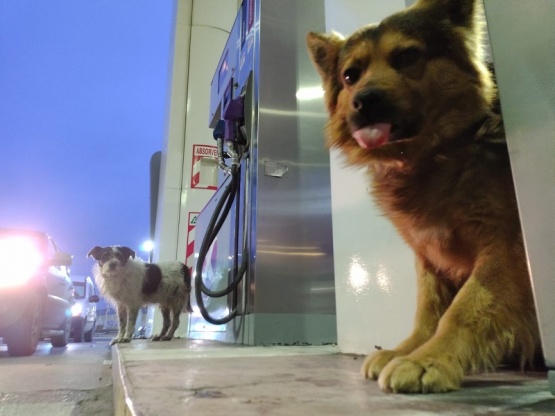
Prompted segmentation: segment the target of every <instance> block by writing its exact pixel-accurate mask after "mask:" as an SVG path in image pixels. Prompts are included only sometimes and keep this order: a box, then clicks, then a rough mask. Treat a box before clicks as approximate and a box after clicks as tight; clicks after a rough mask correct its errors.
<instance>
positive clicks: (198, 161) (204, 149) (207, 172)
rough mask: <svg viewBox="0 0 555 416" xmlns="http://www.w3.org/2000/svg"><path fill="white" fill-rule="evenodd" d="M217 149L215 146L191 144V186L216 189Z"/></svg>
mask: <svg viewBox="0 0 555 416" xmlns="http://www.w3.org/2000/svg"><path fill="white" fill-rule="evenodd" d="M217 159H218V150H217V148H216V146H206V145H200V144H195V145H193V160H192V165H191V188H195V189H217V185H218V163H217Z"/></svg>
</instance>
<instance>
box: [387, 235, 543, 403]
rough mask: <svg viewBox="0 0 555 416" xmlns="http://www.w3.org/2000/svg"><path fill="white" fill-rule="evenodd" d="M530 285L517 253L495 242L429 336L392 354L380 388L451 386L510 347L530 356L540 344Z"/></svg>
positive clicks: (439, 389)
mask: <svg viewBox="0 0 555 416" xmlns="http://www.w3.org/2000/svg"><path fill="white" fill-rule="evenodd" d="M535 319H536V318H535V311H534V303H533V298H532V293H531V287H530V283H529V279H528V274H527V271H526V266H525V262H524V259H523V257H522V254H520V253H518V250H515V248H514V247H510V246H504V245H502V244H500V245H498V248H497V249H496V250H495V251H489V252H484V253H482V254H481V255H480V257H479V258H478V261H477V262H476V266H475V269H474V271H473V273H472V275H471V276H470V278H469V279H468V280H467V281H466V282H465V284H464V285H463V286H462V288H461V289H460V290H459V292H458V293H457V295H456V296H455V298H454V299H453V302H452V304H451V306H450V307H449V308H448V309H447V311H446V312H445V314H444V316H443V317H442V318H441V320H440V321H439V325H438V328H437V331H436V333H435V334H434V336H433V337H432V338H431V339H430V340H429V341H428V342H426V343H425V344H423V345H422V346H421V347H419V348H417V349H416V350H414V351H413V352H411V353H410V354H408V355H407V356H404V357H397V358H395V359H393V360H392V361H391V362H390V363H389V364H388V365H387V366H386V367H385V368H384V369H383V371H382V372H381V374H380V376H379V379H378V382H379V384H380V387H381V388H382V389H383V390H385V391H391V392H404V393H439V392H445V391H450V390H456V389H458V388H459V387H460V383H461V381H462V378H463V376H464V373H465V372H467V371H472V370H476V369H479V368H486V369H487V368H493V367H495V365H497V364H498V363H499V362H500V361H501V359H502V358H503V357H504V356H505V355H506V354H507V353H509V352H512V351H518V352H520V353H521V357H523V361H522V362H523V364H524V363H525V361H530V362H531V361H532V360H533V356H534V353H535V350H536V349H537V348H538V346H539V335H538V329H537V324H536V323H535Z"/></svg>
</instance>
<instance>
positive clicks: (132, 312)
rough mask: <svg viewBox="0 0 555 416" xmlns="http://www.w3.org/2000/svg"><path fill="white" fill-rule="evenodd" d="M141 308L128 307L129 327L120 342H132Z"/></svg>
mask: <svg viewBox="0 0 555 416" xmlns="http://www.w3.org/2000/svg"><path fill="white" fill-rule="evenodd" d="M139 309H140V307H139V306H128V307H127V329H126V331H125V335H124V337H123V338H122V340H121V341H120V342H131V340H132V339H133V333H134V332H135V323H136V322H137V316H138V315H139Z"/></svg>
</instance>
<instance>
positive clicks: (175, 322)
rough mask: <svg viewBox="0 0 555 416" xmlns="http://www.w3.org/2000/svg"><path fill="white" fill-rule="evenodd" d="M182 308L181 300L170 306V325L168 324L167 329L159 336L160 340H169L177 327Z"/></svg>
mask: <svg viewBox="0 0 555 416" xmlns="http://www.w3.org/2000/svg"><path fill="white" fill-rule="evenodd" d="M182 309H183V303H182V302H179V303H177V304H175V305H173V306H172V308H171V315H172V320H171V326H170V328H169V330H168V331H167V332H166V333H165V334H164V336H163V337H162V338H161V340H162V341H170V340H171V339H172V338H173V334H174V333H175V330H176V329H177V328H178V327H179V314H180V313H181V311H182Z"/></svg>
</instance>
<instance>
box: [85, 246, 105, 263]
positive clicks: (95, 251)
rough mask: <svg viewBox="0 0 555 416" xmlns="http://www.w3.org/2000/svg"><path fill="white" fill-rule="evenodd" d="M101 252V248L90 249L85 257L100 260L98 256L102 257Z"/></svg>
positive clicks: (102, 250)
mask: <svg viewBox="0 0 555 416" xmlns="http://www.w3.org/2000/svg"><path fill="white" fill-rule="evenodd" d="M103 252H104V249H103V248H102V247H99V246H96V247H94V248H92V249H91V251H89V253H88V254H87V257H92V258H94V259H95V260H100V256H102V253H103Z"/></svg>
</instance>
